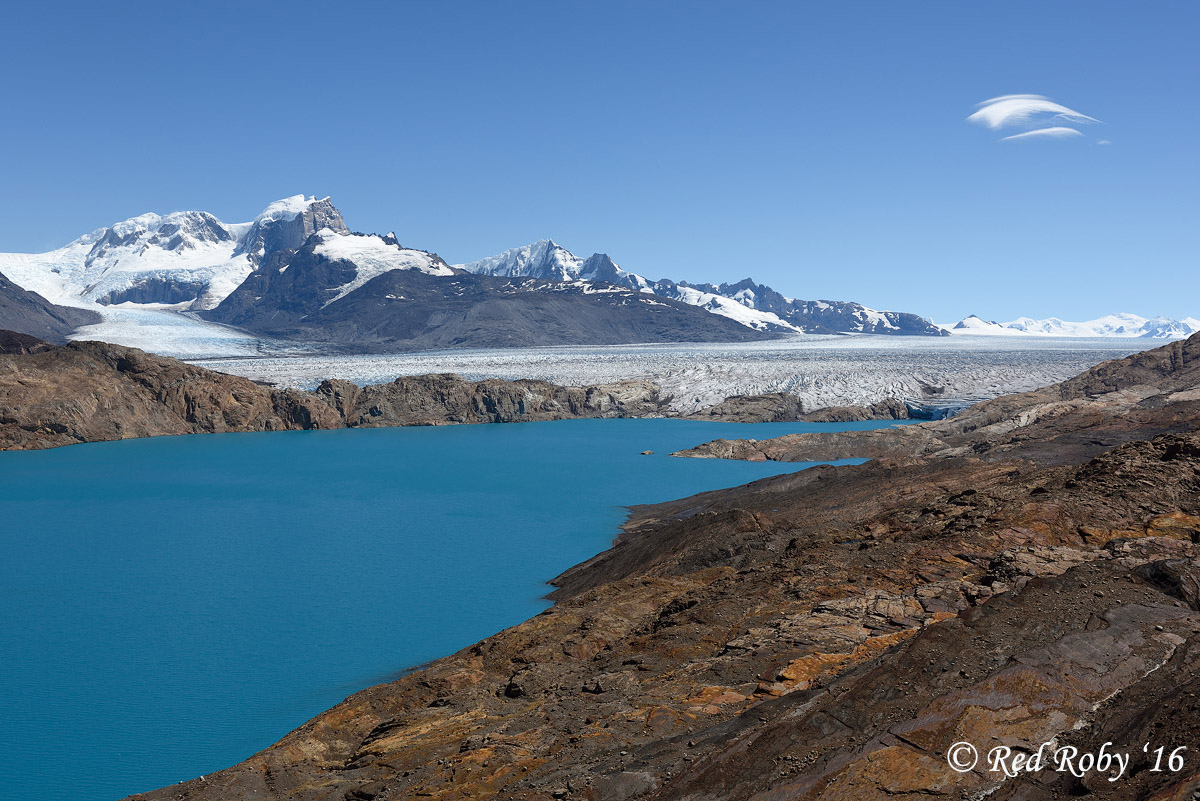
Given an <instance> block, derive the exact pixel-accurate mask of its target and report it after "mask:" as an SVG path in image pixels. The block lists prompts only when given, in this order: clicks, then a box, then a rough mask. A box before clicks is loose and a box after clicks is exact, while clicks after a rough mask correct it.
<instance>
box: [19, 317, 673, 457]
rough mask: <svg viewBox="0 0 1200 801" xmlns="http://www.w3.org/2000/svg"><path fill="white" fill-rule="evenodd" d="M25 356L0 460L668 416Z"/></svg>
mask: <svg viewBox="0 0 1200 801" xmlns="http://www.w3.org/2000/svg"><path fill="white" fill-rule="evenodd" d="M13 341H14V343H16V342H24V341H25V340H17V339H15V338H14V339H13ZM27 345H28V343H27ZM20 347H21V348H23V350H24V351H26V352H25V353H24V355H3V356H0V449H31V448H50V447H56V446H59V445H69V444H73V443H78V442H99V441H105V440H114V439H129V438H133V437H152V436H161V435H170V434H194V433H213V432H234V431H283V430H295V429H328V428H343V427H372V426H401V425H444V424H451V423H491V422H515V421H530V420H559V419H565V418H576V417H647V416H653V415H658V414H662V412H663V410H664V409H665V401H664V399H662V398H660V397H659V393H658V388H657V387H656V386H654V385H653V384H648V383H645V382H623V383H617V384H608V385H602V386H594V387H561V386H558V385H556V384H551V383H548V382H545V381H499V380H491V381H480V382H474V381H467V380H465V379H463V378H460V377H458V376H455V375H432V376H418V377H412V378H400V379H397V380H396V381H394V382H392V383H390V384H380V385H375V386H369V387H358V386H356V385H354V384H351V383H349V382H346V381H327V382H325V383H324V384H322V385H321V386H320V387H319V388H318V389H317V390H316V391H315V392H301V391H299V390H294V389H286V390H278V389H272V388H270V387H264V386H262V385H259V384H256V383H254V382H253V381H250V380H248V379H245V378H241V377H238V376H231V375H225V374H223V373H216V372H213V371H211V370H205V369H203V368H201V367H196V366H193V365H189V364H185V363H184V362H180V361H176V360H175V359H168V358H164V357H160V356H154V355H152V354H148V353H145V352H143V351H140V350H137V349H135V348H126V347H122V346H119V345H109V344H105V343H101V342H74V343H71V344H69V345H65V346H62V347H58V348H48V349H47V348H40V347H38V346H37V345H36V343H35V344H32V345H28V346H26V345H22V346H20ZM13 349H17V345H14V346H13Z"/></svg>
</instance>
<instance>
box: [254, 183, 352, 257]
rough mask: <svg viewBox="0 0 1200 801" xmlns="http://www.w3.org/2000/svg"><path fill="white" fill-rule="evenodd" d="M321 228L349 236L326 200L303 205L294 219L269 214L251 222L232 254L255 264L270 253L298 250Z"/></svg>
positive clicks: (333, 208)
mask: <svg viewBox="0 0 1200 801" xmlns="http://www.w3.org/2000/svg"><path fill="white" fill-rule="evenodd" d="M322 228H328V229H330V230H331V231H336V232H338V233H340V234H348V233H350V229H349V228H347V227H346V221H345V220H343V219H342V213H341V212H340V211H338V209H337V207H336V206H334V205H333V201H331V200H330V199H329V198H325V199H323V200H315V201H313V202H311V203H308V204H306V205H305V207H304V209H303V210H302V211H300V212H298V213H297V214H296V215H295V216H290V215H284V216H282V217H279V216H274V215H271V216H267V217H265V218H261V219H258V220H255V221H254V223H253V225H251V226H250V230H249V231H248V232H247V233H246V236H245V237H244V238H243V239H242V241H241V242H240V243H239V244H238V247H237V249H236V250H235V251H234V255H235V256H236V255H239V254H242V253H244V254H246V255H247V256H248V257H249V258H250V260H251V262H252V263H254V264H256V265H257V264H258V263H260V262H262V261H263V260H264V259H266V258H267V257H269V256H271V255H272V254H274V253H282V252H286V251H294V250H298V249H299V248H300V246H301V245H303V244H304V241H305V240H306V239H308V238H309V237H310V236H312V235H313V234H315V233H316V232H317V231H320V230H321V229H322Z"/></svg>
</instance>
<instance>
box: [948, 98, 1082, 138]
mask: <svg viewBox="0 0 1200 801" xmlns="http://www.w3.org/2000/svg"><path fill="white" fill-rule="evenodd" d="M967 122H973V123H975V124H977V125H983V126H985V127H987V128H990V129H991V130H993V131H1000V130H1003V129H1017V132H1016V133H1013V134H1010V135H1009V136H1005V137H1003V140H1002V141H1005V140H1011V139H1059V138H1070V137H1073V136H1081V135H1082V132H1081V131H1079V130H1077V129H1075V128H1071V127H1068V126H1066V125H1063V124H1062V123H1064V122H1066V123H1071V124H1072V125H1081V124H1082V125H1086V124H1089V123H1093V122H1100V120H1098V119H1096V118H1095V117H1089V116H1088V115H1087V114H1083V113H1081V112H1078V111H1076V110H1075V109H1073V108H1068V107H1066V106H1064V105H1062V104H1061V103H1055V102H1054V101H1053V100H1051V99H1050V98H1048V97H1045V96H1044V95H1002V96H1001V97H993V98H992V99H991V100H985V101H983V102H982V103H980V104H979V106H978V110H977V111H976V112H975V113H973V114H971V115H970V116H969V117H967ZM1052 123H1055V124H1052ZM1022 129H1024V130H1022Z"/></svg>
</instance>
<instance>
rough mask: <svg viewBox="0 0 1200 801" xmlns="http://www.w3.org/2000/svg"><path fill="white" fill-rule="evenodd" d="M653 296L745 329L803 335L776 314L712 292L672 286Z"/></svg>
mask: <svg viewBox="0 0 1200 801" xmlns="http://www.w3.org/2000/svg"><path fill="white" fill-rule="evenodd" d="M651 291H652V292H653V293H654V294H655V295H660V296H662V297H666V298H671V299H673V300H681V301H683V302H684V303H690V304H691V305H693V306H699V307H700V308H702V309H706V310H708V311H710V312H712V313H713V314H719V315H721V316H722V317H728V318H729V319H731V320H736V321H737V322H739V323H741V324H742V325H744V326H746V327H747V328H753V329H755V330H756V331H791V332H793V333H796V334H803V333H804V329H802V328H799V327H797V326H794V325H792V324H791V323H789V322H786V321H784V320H783V319H782V318H780V317H779V315H777V314H772V313H771V312H765V311H759V310H758V309H755V308H754V307H752V306H749V305H747V304H745V303H744V302H742V301H740V300H735V299H733V298H727V297H724V296H722V295H717V294H714V293H712V292H704V291H701V290H699V289H695V288H694V287H690V286H672V287H670V288H669V289H665V290H664V289H663V288H659V287H656V288H655V289H654V290H651Z"/></svg>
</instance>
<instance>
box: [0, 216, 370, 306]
mask: <svg viewBox="0 0 1200 801" xmlns="http://www.w3.org/2000/svg"><path fill="white" fill-rule="evenodd" d="M321 228H328V229H330V230H334V231H339V232H343V233H349V231H348V229H347V228H346V224H345V223H344V222H343V221H342V216H341V214H340V213H339V212H338V210H337V209H336V208H334V207H333V205H332V204H331V203H330V202H329V198H324V199H321V200H318V199H317V198H314V197H307V198H306V197H305V196H303V195H296V196H294V197H290V198H285V199H283V200H280V201H277V202H275V203H272V204H271V205H269V206H267V208H266V209H264V210H263V212H262V213H261V214H259V215H258V216H257V217H256V218H255V219H253V220H252V221H250V222H247V223H232V224H227V223H223V222H221V221H220V220H219V219H217V218H216V217H214V216H213V215H211V214H209V213H208V212H204V211H177V212H172V213H170V214H164V215H159V214H143V215H140V216H138V217H133V218H131V219H128V220H125V221H123V222H119V223H116V224H115V225H112V226H109V227H107V228H100V229H98V230H96V231H93V232H91V233H90V234H86V235H84V236H82V237H80V238H79V239H76V240H75V241H74V242H71V243H70V244H68V245H66V246H64V247H62V248H59V249H57V250H53V251H50V252H49V253H37V254H27V253H2V254H0V273H2V274H4V275H7V276H8V277H9V279H11V280H12V281H14V282H15V283H17V284H19V285H20V286H22V287H24V288H25V289H29V290H31V291H34V292H37V293H38V294H40V295H42V296H43V297H45V298H46V299H47V300H49V301H51V302H53V303H58V304H62V305H68V306H84V307H88V306H94V305H101V306H108V305H116V304H121V303H137V304H149V303H154V304H173V305H178V306H180V307H181V308H190V309H211V308H214V307H215V306H216V305H217V304H219V303H220V302H221V301H222V300H223V299H224V298H225V297H227V296H228V295H229V294H230V293H231V292H233V290H235V289H236V288H237V287H238V286H239V285H240V284H241V283H242V281H244V280H245V279H246V277H247V276H248V275H250V273H251V272H253V271H254V268H255V267H257V266H258V264H259V263H260V262H261V261H262V260H263V259H264V258H265V257H266V256H268V255H269V254H271V253H273V252H276V251H279V250H285V249H295V248H298V247H299V246H300V245H301V244H302V243H303V242H304V240H305V239H306V238H307V237H308V236H309V235H311V234H312V233H314V232H316V231H317V230H319V229H321Z"/></svg>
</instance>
